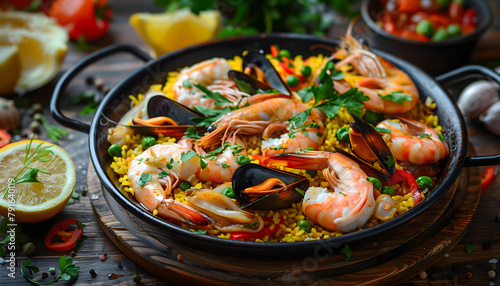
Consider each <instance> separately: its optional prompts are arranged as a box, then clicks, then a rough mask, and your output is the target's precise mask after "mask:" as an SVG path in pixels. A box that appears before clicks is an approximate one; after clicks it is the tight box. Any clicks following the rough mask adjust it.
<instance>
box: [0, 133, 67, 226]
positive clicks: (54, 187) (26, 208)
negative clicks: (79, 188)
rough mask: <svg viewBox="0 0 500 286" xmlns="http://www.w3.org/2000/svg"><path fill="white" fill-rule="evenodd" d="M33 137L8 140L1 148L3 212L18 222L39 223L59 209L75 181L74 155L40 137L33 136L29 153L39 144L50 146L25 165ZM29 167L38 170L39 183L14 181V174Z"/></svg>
mask: <svg viewBox="0 0 500 286" xmlns="http://www.w3.org/2000/svg"><path fill="white" fill-rule="evenodd" d="M29 144H30V140H24V141H20V142H17V143H12V144H9V145H7V146H5V147H3V148H1V149H0V215H2V216H3V217H6V218H8V219H9V220H10V219H11V218H12V219H13V220H14V221H15V222H22V223H36V222H41V221H44V220H47V219H49V218H51V217H53V216H55V215H56V214H57V213H59V212H60V211H61V210H62V209H63V208H64V207H65V206H66V203H67V202H68V200H69V198H70V197H71V194H72V192H73V189H74V187H75V182H76V174H75V167H74V165H73V161H72V160H71V157H70V156H69V155H68V153H66V151H64V149H62V148H61V147H59V146H57V145H54V144H52V143H49V142H45V141H41V140H33V143H32V144H31V148H30V155H31V154H33V153H34V152H36V148H37V147H38V150H41V149H42V148H45V147H48V146H50V148H48V149H46V150H50V152H48V153H47V154H45V155H44V156H42V157H41V158H40V159H38V160H34V161H33V163H32V164H30V165H29V168H25V169H24V170H23V167H24V164H23V162H24V160H25V158H26V149H27V147H28V146H29ZM30 168H37V169H40V170H43V171H46V172H48V173H50V174H46V173H44V172H39V173H38V175H37V179H38V181H39V182H40V183H36V182H34V183H33V182H25V183H19V184H15V185H14V184H13V181H14V178H16V175H17V174H18V173H19V172H20V171H21V174H20V175H19V176H18V177H17V179H19V178H22V177H23V175H24V174H26V172H28V171H29V169H30Z"/></svg>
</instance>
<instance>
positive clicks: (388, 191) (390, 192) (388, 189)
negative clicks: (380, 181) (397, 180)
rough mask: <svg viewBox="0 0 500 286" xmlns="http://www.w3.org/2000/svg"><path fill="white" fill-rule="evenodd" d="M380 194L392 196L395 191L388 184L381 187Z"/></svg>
mask: <svg viewBox="0 0 500 286" xmlns="http://www.w3.org/2000/svg"><path fill="white" fill-rule="evenodd" d="M381 193H382V194H385V195H389V196H391V197H392V196H394V194H395V192H394V188H393V187H389V186H383V187H382V192H381Z"/></svg>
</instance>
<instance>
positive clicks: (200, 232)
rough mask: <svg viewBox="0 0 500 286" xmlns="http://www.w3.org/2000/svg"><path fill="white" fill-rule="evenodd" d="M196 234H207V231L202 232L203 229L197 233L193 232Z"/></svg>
mask: <svg viewBox="0 0 500 286" xmlns="http://www.w3.org/2000/svg"><path fill="white" fill-rule="evenodd" d="M193 233H194V234H206V233H207V231H206V230H202V229H199V230H197V231H193Z"/></svg>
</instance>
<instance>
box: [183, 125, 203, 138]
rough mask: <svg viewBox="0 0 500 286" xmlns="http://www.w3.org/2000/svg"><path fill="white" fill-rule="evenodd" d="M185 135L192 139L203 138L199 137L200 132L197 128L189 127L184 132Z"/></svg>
mask: <svg viewBox="0 0 500 286" xmlns="http://www.w3.org/2000/svg"><path fill="white" fill-rule="evenodd" d="M184 135H185V136H186V137H187V138H191V139H200V138H201V136H200V135H198V132H197V131H196V128H195V127H194V126H191V127H189V128H188V129H187V130H186V132H184Z"/></svg>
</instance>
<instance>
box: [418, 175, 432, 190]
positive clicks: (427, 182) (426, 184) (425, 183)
mask: <svg viewBox="0 0 500 286" xmlns="http://www.w3.org/2000/svg"><path fill="white" fill-rule="evenodd" d="M417 184H418V185H419V187H420V188H421V189H422V190H425V189H430V188H432V179H431V178H429V177H427V176H420V177H418V178H417Z"/></svg>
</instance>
